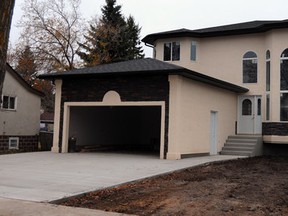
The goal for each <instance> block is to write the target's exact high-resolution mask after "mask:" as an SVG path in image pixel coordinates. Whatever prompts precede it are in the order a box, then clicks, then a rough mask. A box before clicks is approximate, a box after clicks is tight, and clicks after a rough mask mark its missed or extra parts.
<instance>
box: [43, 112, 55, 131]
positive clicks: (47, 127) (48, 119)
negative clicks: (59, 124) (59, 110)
mask: <svg viewBox="0 0 288 216" xmlns="http://www.w3.org/2000/svg"><path fill="white" fill-rule="evenodd" d="M53 128H54V113H50V112H45V111H44V112H43V113H41V115H40V130H41V131H46V132H53Z"/></svg>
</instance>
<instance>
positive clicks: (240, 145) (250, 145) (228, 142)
mask: <svg viewBox="0 0 288 216" xmlns="http://www.w3.org/2000/svg"><path fill="white" fill-rule="evenodd" d="M224 146H231V147H251V148H254V147H255V146H256V143H233V142H232V143H231V142H230V141H227V142H226V143H225V144H224Z"/></svg>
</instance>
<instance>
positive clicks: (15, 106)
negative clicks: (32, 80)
mask: <svg viewBox="0 0 288 216" xmlns="http://www.w3.org/2000/svg"><path fill="white" fill-rule="evenodd" d="M4 96H6V97H9V98H12V97H13V98H15V102H14V103H15V104H14V109H10V108H3V99H4ZM1 101H2V103H1V109H2V110H7V111H16V110H17V97H16V96H14V95H6V94H5V95H2V96H1ZM8 107H9V105H8Z"/></svg>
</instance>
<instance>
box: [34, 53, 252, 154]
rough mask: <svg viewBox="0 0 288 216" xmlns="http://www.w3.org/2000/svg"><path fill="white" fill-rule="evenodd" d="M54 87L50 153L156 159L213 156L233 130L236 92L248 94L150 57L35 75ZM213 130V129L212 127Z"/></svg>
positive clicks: (225, 83)
mask: <svg viewBox="0 0 288 216" xmlns="http://www.w3.org/2000/svg"><path fill="white" fill-rule="evenodd" d="M40 78H45V79H51V80H53V81H54V83H55V86H56V97H55V98H56V99H55V120H54V122H55V124H54V137H53V147H52V151H53V152H59V153H66V152H68V147H69V140H70V141H71V140H72V138H73V140H74V141H75V140H76V145H77V148H78V149H82V150H85V149H86V150H87V149H88V150H89V149H90V150H93V151H94V150H95V151H130V152H137V151H141V152H149V153H153V154H154V153H156V154H158V155H159V157H160V159H181V158H183V157H186V156H190V155H195V154H201V155H203V154H209V153H211V151H210V149H209V148H210V140H212V139H211V134H210V132H211V130H210V124H211V114H215V115H216V117H217V122H221V124H216V123H217V122H216V123H215V134H216V135H215V136H214V138H213V143H214V145H213V148H215V151H216V153H217V151H219V149H220V148H221V146H223V144H224V142H225V139H226V138H227V136H228V135H231V134H232V133H234V128H233V127H234V125H235V121H236V105H237V101H236V100H237V97H238V96H237V95H238V94H241V93H245V92H247V91H248V89H245V88H242V87H240V86H236V85H234V84H231V83H227V82H225V81H221V80H218V79H215V78H212V77H209V76H206V75H204V74H200V73H197V72H195V71H191V70H188V69H186V68H183V67H180V66H177V65H173V64H169V63H166V62H162V61H159V60H155V59H149V58H148V59H138V60H131V61H126V62H118V63H112V64H105V65H98V66H95V67H91V68H82V69H76V70H71V71H67V72H63V73H55V74H47V75H41V76H40ZM218 126H219V127H218Z"/></svg>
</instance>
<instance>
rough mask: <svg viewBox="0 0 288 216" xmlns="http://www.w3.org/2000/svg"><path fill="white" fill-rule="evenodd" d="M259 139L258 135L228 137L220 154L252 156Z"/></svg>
mask: <svg viewBox="0 0 288 216" xmlns="http://www.w3.org/2000/svg"><path fill="white" fill-rule="evenodd" d="M260 138H261V136H258V135H233V136H228V139H227V140H226V143H225V144H224V147H223V148H222V151H221V152H220V154H223V155H243V156H253V154H254V153H253V152H255V149H256V147H257V143H258V140H259V139H260Z"/></svg>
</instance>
